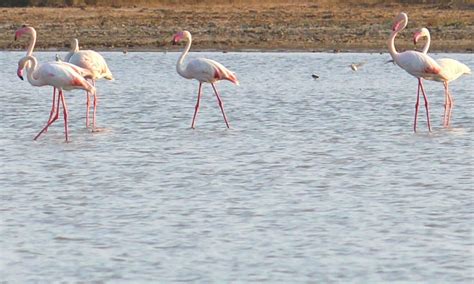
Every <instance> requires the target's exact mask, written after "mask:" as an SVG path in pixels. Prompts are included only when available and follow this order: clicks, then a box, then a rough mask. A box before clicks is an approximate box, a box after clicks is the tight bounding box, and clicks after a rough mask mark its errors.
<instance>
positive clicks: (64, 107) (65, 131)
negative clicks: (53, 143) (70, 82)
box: [58, 90, 69, 142]
mask: <svg viewBox="0 0 474 284" xmlns="http://www.w3.org/2000/svg"><path fill="white" fill-rule="evenodd" d="M59 96H60V97H61V102H62V104H63V115H64V135H65V136H66V142H69V138H68V125H67V117H68V114H67V105H66V99H65V98H64V94H63V91H62V90H60V91H59ZM58 103H59V102H58Z"/></svg>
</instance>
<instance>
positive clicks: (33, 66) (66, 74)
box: [17, 55, 95, 142]
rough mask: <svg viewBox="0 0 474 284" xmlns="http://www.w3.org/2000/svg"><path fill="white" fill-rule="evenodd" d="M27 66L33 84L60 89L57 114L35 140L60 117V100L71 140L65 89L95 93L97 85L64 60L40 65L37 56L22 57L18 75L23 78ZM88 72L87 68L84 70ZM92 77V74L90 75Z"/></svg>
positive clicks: (65, 131)
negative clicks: (92, 83)
mask: <svg viewBox="0 0 474 284" xmlns="http://www.w3.org/2000/svg"><path fill="white" fill-rule="evenodd" d="M25 68H26V72H27V79H28V82H29V83H30V84H31V85H32V86H36V87H41V86H53V87H55V88H56V89H58V99H57V108H55V114H54V116H53V117H52V118H50V119H48V122H47V123H46V126H45V127H44V128H43V129H42V130H41V131H40V132H39V133H38V134H37V135H36V136H35V138H34V140H36V139H38V138H39V136H40V135H41V134H42V133H43V132H45V131H46V130H47V129H48V127H49V126H50V125H51V124H52V123H53V122H54V121H56V120H57V119H58V117H59V102H60V101H61V103H62V106H63V116H64V133H65V137H66V142H69V137H68V123H67V118H68V111H67V105H66V100H65V98H64V95H63V90H73V89H82V90H86V91H87V92H90V93H92V94H95V87H94V86H92V85H91V84H90V83H89V82H87V80H86V79H85V78H84V77H83V76H81V74H80V73H78V72H77V71H76V69H77V68H79V67H77V66H76V68H73V67H71V66H70V64H64V63H62V62H57V61H53V62H47V63H43V64H41V65H39V66H38V61H37V60H36V58H35V57H33V56H31V55H28V56H25V57H23V58H22V59H20V61H19V62H18V70H17V75H18V77H19V78H20V79H21V80H23V69H25ZM84 73H87V70H84ZM89 76H90V77H92V75H89Z"/></svg>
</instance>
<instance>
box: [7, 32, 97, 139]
mask: <svg viewBox="0 0 474 284" xmlns="http://www.w3.org/2000/svg"><path fill="white" fill-rule="evenodd" d="M25 35H26V36H29V39H30V40H29V43H28V48H27V50H26V56H32V55H33V50H34V48H35V45H36V30H35V28H33V27H30V26H26V25H23V26H22V27H21V28H19V29H18V30H16V32H15V40H19V39H20V38H22V37H23V36H25ZM56 61H60V60H58V55H56ZM63 63H64V64H66V65H69V67H71V68H73V69H74V70H75V71H76V72H78V73H79V74H80V75H81V76H82V77H89V76H90V72H89V71H88V70H84V69H82V68H78V67H77V66H76V65H73V64H70V63H67V62H63ZM28 64H30V61H27V63H26V65H28ZM26 65H25V66H26ZM55 112H56V87H54V86H53V102H52V105H51V111H50V113H49V120H48V121H51V119H52V118H53V114H54V113H55ZM45 131H47V128H46V130H45Z"/></svg>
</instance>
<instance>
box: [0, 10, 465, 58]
mask: <svg viewBox="0 0 474 284" xmlns="http://www.w3.org/2000/svg"><path fill="white" fill-rule="evenodd" d="M401 11H404V12H406V13H407V14H408V16H409V23H408V26H407V29H406V30H405V31H403V32H402V33H401V34H400V35H399V37H398V38H397V40H396V44H397V47H398V48H399V49H401V50H403V49H413V43H412V41H411V38H412V32H413V30H414V29H416V28H420V27H427V28H429V29H430V30H431V37H432V43H431V49H430V50H431V51H438V52H472V51H473V48H474V42H473V40H472V35H474V9H473V5H471V4H464V3H463V4H462V5H450V4H401V3H394V2H391V3H375V4H370V3H363V2H357V3H352V4H349V3H345V2H334V3H333V2H331V1H327V2H322V3H318V2H314V1H313V2H310V1H308V2H305V1H297V2H293V4H288V3H285V2H277V3H269V2H263V3H258V2H257V3H255V2H253V1H252V2H249V3H239V4H235V3H234V4H220V5H215V4H212V5H211V4H181V5H172V4H167V5H158V6H148V7H96V6H81V7H77V8H44V7H41V8H38V7H35V8H0V49H3V50H23V49H25V46H26V43H25V40H21V41H16V42H15V41H14V33H15V30H16V29H17V28H19V27H20V26H21V25H23V24H27V25H31V26H33V27H35V28H36V30H37V33H38V39H37V44H36V48H37V49H46V50H66V49H68V47H69V41H70V39H72V38H78V39H79V43H80V46H81V48H82V49H96V50H157V51H159V50H174V49H180V48H182V47H176V46H172V45H171V44H170V42H171V38H172V36H173V34H174V33H176V32H178V31H180V30H183V29H186V30H189V31H190V32H191V33H192V35H193V47H192V50H222V51H242V50H256V51H275V50H277V51H278V50H287V51H356V52H358V51H380V52H383V51H386V50H387V43H386V42H387V39H388V37H389V35H390V31H391V30H390V29H391V23H392V20H393V18H394V17H395V16H396V15H397V14H398V13H399V12H401Z"/></svg>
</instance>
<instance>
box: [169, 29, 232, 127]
mask: <svg viewBox="0 0 474 284" xmlns="http://www.w3.org/2000/svg"><path fill="white" fill-rule="evenodd" d="M183 39H185V40H187V44H186V47H185V48H184V51H183V53H182V54H181V56H180V57H179V59H178V62H177V63H176V71H177V72H178V74H179V75H181V76H182V77H184V78H186V79H196V80H198V81H199V88H198V97H197V103H196V107H195V108H194V115H193V121H192V123H191V128H193V129H194V128H195V123H196V115H197V113H198V111H199V103H200V101H201V93H202V83H209V84H211V86H212V88H213V89H214V93H215V94H216V98H217V102H218V103H219V107H220V109H221V112H222V116H223V117H224V121H225V124H226V126H227V128H230V126H229V122H228V121H227V116H226V115H225V112H224V103H223V102H222V99H221V97H220V96H219V93H218V92H217V89H216V86H215V83H216V82H217V81H220V80H228V81H231V82H232V83H234V84H236V85H239V81H238V80H237V77H236V76H235V74H234V73H233V72H232V71H230V70H229V69H227V68H225V67H224V66H223V65H222V64H220V63H219V62H216V61H214V60H211V59H206V58H197V59H193V60H190V61H189V62H188V64H184V59H185V57H186V55H187V54H188V52H189V49H190V48H191V43H192V37H191V33H190V32H188V31H182V32H179V33H177V34H175V35H174V36H173V44H177V43H178V42H180V41H181V40H183Z"/></svg>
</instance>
